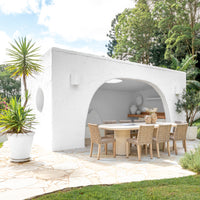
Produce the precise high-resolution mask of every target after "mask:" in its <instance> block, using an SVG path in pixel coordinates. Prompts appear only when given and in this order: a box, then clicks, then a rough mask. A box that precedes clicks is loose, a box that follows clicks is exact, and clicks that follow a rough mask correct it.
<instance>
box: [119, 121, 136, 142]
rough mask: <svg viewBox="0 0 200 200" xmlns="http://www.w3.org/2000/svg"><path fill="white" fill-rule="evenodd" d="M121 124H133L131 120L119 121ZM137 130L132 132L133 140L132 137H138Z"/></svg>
mask: <svg viewBox="0 0 200 200" xmlns="http://www.w3.org/2000/svg"><path fill="white" fill-rule="evenodd" d="M119 123H132V120H131V119H125V120H119ZM137 133H138V132H137V130H131V132H130V134H131V138H132V137H137Z"/></svg>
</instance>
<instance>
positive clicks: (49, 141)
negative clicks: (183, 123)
mask: <svg viewBox="0 0 200 200" xmlns="http://www.w3.org/2000/svg"><path fill="white" fill-rule="evenodd" d="M51 62H52V63H51ZM43 65H44V66H45V72H44V74H43V75H40V76H39V77H37V79H34V80H33V79H30V81H31V82H30V83H31V86H30V87H31V92H32V94H35V91H36V90H37V87H38V86H39V87H41V88H42V90H43V91H44V99H45V102H44V109H43V111H42V112H41V113H40V112H38V111H37V117H38V121H40V124H39V125H38V127H37V129H36V135H38V137H36V138H38V139H37V140H36V142H38V141H39V142H40V143H41V144H42V145H43V146H46V145H47V146H49V147H50V148H52V150H54V151H61V150H65V149H73V148H81V147H84V145H85V144H84V143H85V125H86V120H87V115H88V109H89V106H90V103H91V100H92V98H93V96H94V94H95V92H96V91H97V90H98V88H99V87H101V85H103V84H104V83H105V81H107V80H110V79H113V78H128V79H136V80H141V81H145V82H146V83H148V84H149V85H151V86H152V87H153V88H154V89H155V90H156V92H157V93H158V94H159V95H160V97H161V99H162V102H163V106H164V111H165V113H166V120H167V121H174V120H178V119H184V116H182V115H177V113H176V111H175V102H176V96H175V92H178V93H181V91H182V89H183V88H185V86H186V75H185V73H183V72H177V71H173V70H169V69H165V68H158V67H152V66H147V65H141V64H137V63H130V62H123V61H119V60H113V59H110V58H103V57H98V56H92V55H88V54H83V53H78V52H72V51H67V50H62V49H58V48H52V49H51V50H50V51H49V52H48V53H47V54H46V55H45V56H44V63H43ZM45 73H47V74H45ZM70 75H77V76H79V77H80V84H79V85H78V86H73V85H71V84H70ZM33 96H34V95H33ZM31 101H32V106H33V107H35V99H34V98H32V100H31ZM34 110H35V109H34ZM44 144H46V145H44Z"/></svg>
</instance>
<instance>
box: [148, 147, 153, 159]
mask: <svg viewBox="0 0 200 200" xmlns="http://www.w3.org/2000/svg"><path fill="white" fill-rule="evenodd" d="M149 149H150V156H151V159H152V158H153V149H152V144H150V145H149Z"/></svg>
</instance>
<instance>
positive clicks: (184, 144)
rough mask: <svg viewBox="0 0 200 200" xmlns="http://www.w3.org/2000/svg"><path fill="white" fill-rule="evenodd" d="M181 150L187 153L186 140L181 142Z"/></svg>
mask: <svg viewBox="0 0 200 200" xmlns="http://www.w3.org/2000/svg"><path fill="white" fill-rule="evenodd" d="M183 148H184V150H185V152H187V147H186V140H183Z"/></svg>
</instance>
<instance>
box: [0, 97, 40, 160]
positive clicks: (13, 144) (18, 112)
mask: <svg viewBox="0 0 200 200" xmlns="http://www.w3.org/2000/svg"><path fill="white" fill-rule="evenodd" d="M8 106H9V107H8V109H4V110H2V113H0V128H2V130H1V132H2V133H3V134H6V135H7V137H8V142H9V148H10V153H11V154H10V158H11V161H12V162H25V161H29V160H30V152H31V146H32V141H33V135H34V133H33V132H32V129H33V126H34V124H35V123H36V122H35V115H34V114H31V109H28V108H24V107H23V106H21V101H20V100H17V99H16V97H15V98H12V99H11V101H10V103H9V105H8Z"/></svg>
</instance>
